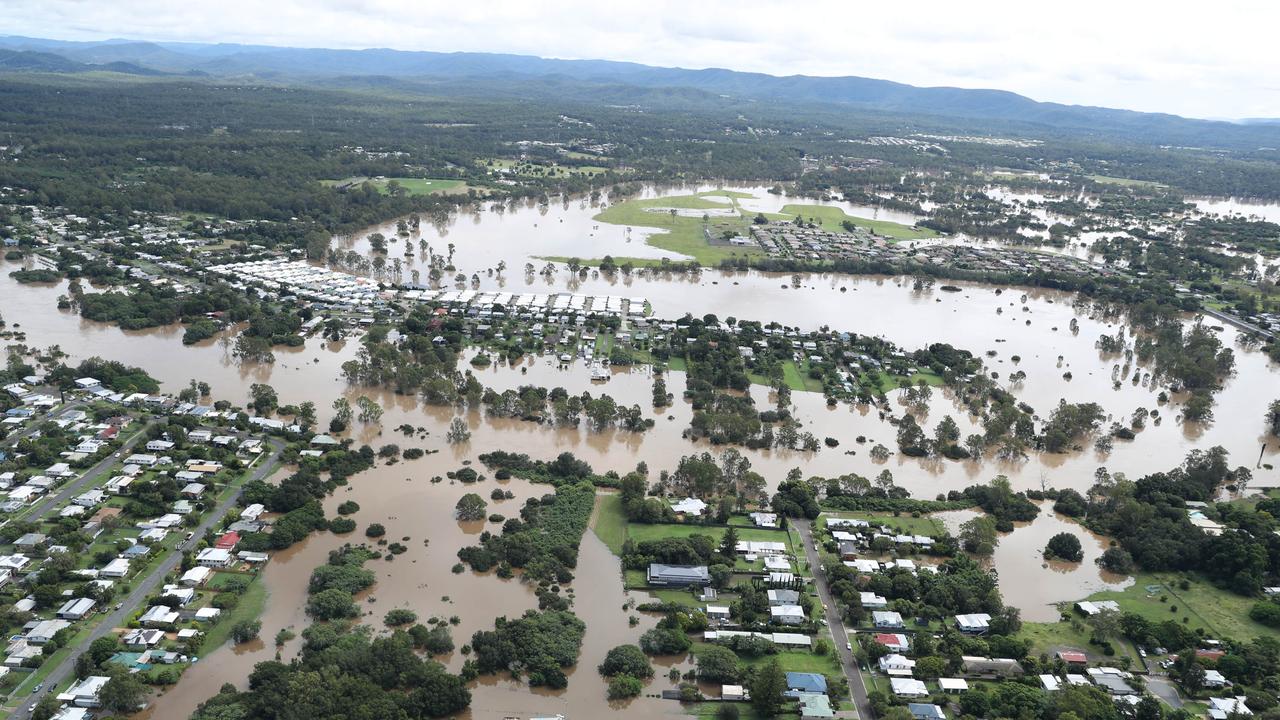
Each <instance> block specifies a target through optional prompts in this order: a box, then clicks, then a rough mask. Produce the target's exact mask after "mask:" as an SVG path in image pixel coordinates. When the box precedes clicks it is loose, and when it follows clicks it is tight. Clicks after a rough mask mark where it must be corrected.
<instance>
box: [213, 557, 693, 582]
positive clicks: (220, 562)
mask: <svg viewBox="0 0 1280 720" xmlns="http://www.w3.org/2000/svg"><path fill="white" fill-rule="evenodd" d="M196 564H197V565H202V566H204V567H209V568H224V567H227V566H228V565H230V564H231V551H230V550H226V549H224V548H205V549H203V550H201V551H200V552H199V553H197V554H196ZM702 570H703V572H704V573H705V572H706V568H705V567H704V568H702ZM707 582H708V583H710V582H711V578H710V576H708V577H707Z"/></svg>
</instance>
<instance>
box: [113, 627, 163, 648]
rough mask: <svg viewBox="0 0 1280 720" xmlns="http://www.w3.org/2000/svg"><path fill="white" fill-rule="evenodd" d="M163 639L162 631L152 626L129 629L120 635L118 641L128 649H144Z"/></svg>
mask: <svg viewBox="0 0 1280 720" xmlns="http://www.w3.org/2000/svg"><path fill="white" fill-rule="evenodd" d="M161 640H164V631H162V630H156V629H152V628H138V629H136V630H129V631H127V632H126V633H125V634H124V635H121V636H120V642H121V643H122V644H124V646H125V647H127V648H129V649H130V650H146V649H148V648H152V647H155V646H156V645H158V644H159V643H160V641H161Z"/></svg>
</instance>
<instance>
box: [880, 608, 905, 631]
mask: <svg viewBox="0 0 1280 720" xmlns="http://www.w3.org/2000/svg"><path fill="white" fill-rule="evenodd" d="M871 618H872V621H873V622H874V624H875V626H876V627H878V628H902V627H906V625H905V624H904V623H903V622H902V616H901V615H899V614H898V613H896V612H893V611H891V610H877V611H876V612H873V613H871Z"/></svg>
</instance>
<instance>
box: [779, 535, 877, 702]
mask: <svg viewBox="0 0 1280 720" xmlns="http://www.w3.org/2000/svg"><path fill="white" fill-rule="evenodd" d="M791 525H792V527H794V528H795V529H796V532H797V533H799V534H800V540H801V542H802V543H803V544H804V554H805V557H806V558H808V560H809V569H810V571H812V572H813V582H814V585H815V586H816V587H817V589H818V599H819V600H821V601H822V604H823V606H825V607H826V608H827V609H826V616H827V627H829V628H830V629H831V637H833V638H834V639H835V641H836V655H837V656H838V657H839V658H840V666H841V667H842V668H844V674H845V677H846V678H848V680H849V694H850V695H852V696H853V704H854V706H855V707H856V708H857V709H858V716H859V717H861V718H865V719H866V720H871V718H874V717H875V713H873V712H872V711H871V702H870V701H868V700H867V687H866V685H863V683H862V673H861V672H859V670H858V661H857V660H855V659H854V657H853V653H852V652H851V651H850V650H849V649H848V648H847V647H846V644H851V643H852V642H853V637H852V636H851V635H850V634H849V633H848V632H847V631H846V630H845V629H844V620H843V619H842V618H841V617H840V609H839V607H838V606H837V605H836V602H835V599H834V598H832V597H831V588H830V587H829V586H828V585H827V575H826V573H825V572H823V571H822V561H821V559H820V558H819V557H818V550H817V548H816V547H814V544H813V530H812V528H811V527H810V526H809V522H808V521H806V520H792V521H791Z"/></svg>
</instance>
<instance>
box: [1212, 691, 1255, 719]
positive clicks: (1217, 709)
mask: <svg viewBox="0 0 1280 720" xmlns="http://www.w3.org/2000/svg"><path fill="white" fill-rule="evenodd" d="M1245 700H1246V698H1245V696H1244V695H1237V696H1236V697H1224V698H1223V697H1214V698H1209V717H1210V718H1211V719H1212V720H1227V718H1236V717H1244V716H1248V715H1253V711H1252V710H1250V709H1249V706H1247V705H1245V704H1244V703H1245Z"/></svg>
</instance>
